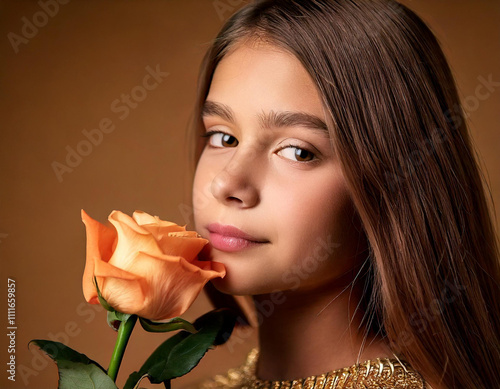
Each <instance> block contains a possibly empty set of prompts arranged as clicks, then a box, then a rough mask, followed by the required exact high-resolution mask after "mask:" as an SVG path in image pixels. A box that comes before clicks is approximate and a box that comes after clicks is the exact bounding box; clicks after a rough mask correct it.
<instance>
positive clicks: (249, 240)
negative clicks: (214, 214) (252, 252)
mask: <svg viewBox="0 0 500 389" xmlns="http://www.w3.org/2000/svg"><path fill="white" fill-rule="evenodd" d="M207 230H208V232H209V233H210V238H209V240H210V244H211V245H212V246H213V247H214V248H215V249H217V250H221V251H226V252H234V251H240V250H243V249H246V248H250V247H256V246H261V245H263V244H265V243H269V241H268V240H265V239H260V238H256V237H254V236H252V235H250V234H247V233H246V232H244V231H242V230H240V229H239V228H236V227H234V226H231V225H222V224H219V223H211V224H209V225H208V226H207Z"/></svg>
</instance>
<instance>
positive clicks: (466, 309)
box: [193, 0, 500, 389]
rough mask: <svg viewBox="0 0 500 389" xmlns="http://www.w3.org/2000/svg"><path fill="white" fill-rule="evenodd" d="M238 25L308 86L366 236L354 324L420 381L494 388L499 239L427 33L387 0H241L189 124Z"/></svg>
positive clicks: (499, 328)
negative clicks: (291, 65)
mask: <svg viewBox="0 0 500 389" xmlns="http://www.w3.org/2000/svg"><path fill="white" fill-rule="evenodd" d="M250 38H251V39H263V40H266V41H267V42H271V43H272V44H274V45H277V46H279V47H281V48H283V49H286V50H288V51H289V52H291V53H293V54H294V55H295V56H296V57H297V58H298V59H299V60H300V61H301V63H302V65H303V66H304V67H305V69H306V70H307V71H308V72H309V74H310V76H311V78H312V80H313V82H314V83H315V84H316V86H317V88H318V90H319V91H320V94H321V96H322V100H323V105H324V108H325V110H326V112H327V113H328V115H327V116H329V117H328V121H329V122H328V127H329V132H330V137H331V139H332V147H333V149H334V152H335V153H336V155H337V156H338V158H339V160H340V161H341V166H342V169H343V172H344V176H345V178H346V181H347V184H348V188H349V191H350V193H351V196H352V198H353V201H354V204H355V206H356V209H357V212H358V213H359V216H360V218H361V221H362V225H363V228H364V231H365V233H366V236H367V239H368V242H369V248H370V249H369V250H370V257H369V269H368V270H367V274H366V277H365V278H366V280H367V281H366V282H367V283H368V284H369V285H370V288H369V290H367V293H366V295H365V298H364V300H363V301H364V304H365V307H364V308H365V312H366V315H365V317H364V322H365V324H366V327H367V328H368V329H373V330H375V331H379V332H381V333H382V334H383V335H384V336H386V337H387V340H388V341H389V342H390V345H391V347H392V349H393V350H394V351H395V352H397V353H399V355H401V356H402V357H404V358H405V359H406V360H407V361H408V362H409V363H410V364H411V365H412V366H413V367H414V368H415V369H417V370H418V371H419V372H420V373H421V374H422V376H423V377H424V378H425V379H426V381H428V382H432V383H435V384H436V385H438V386H440V387H441V386H444V387H449V388H488V389H491V388H500V378H499V377H500V374H499V370H498V368H499V366H500V339H499V337H500V305H499V304H500V299H499V297H500V294H499V284H500V261H499V251H498V246H499V245H498V241H497V236H496V234H495V229H494V226H493V223H492V220H491V219H492V218H491V214H490V212H491V210H490V209H489V207H488V202H487V199H486V196H485V188H487V183H486V181H485V180H484V178H483V176H482V175H481V172H480V170H479V168H478V163H477V161H476V158H477V157H476V154H475V151H474V149H473V147H472V145H471V141H470V138H469V134H468V129H467V124H466V121H465V119H464V115H463V112H462V109H461V106H460V100H459V97H458V94H457V90H456V86H455V82H454V79H453V76H452V74H451V71H450V68H449V66H448V64H447V61H446V59H445V56H444V54H443V52H442V50H441V48H440V46H439V44H438V42H437V40H436V38H435V36H434V35H433V34H432V32H431V31H430V30H429V28H428V27H427V26H426V25H425V23H424V22H423V21H422V20H421V19H420V18H419V17H418V16H417V15H416V14H415V13H414V12H412V11H411V10H410V9H408V8H407V7H405V6H403V5H401V4H399V3H397V2H395V1H391V0H300V1H299V0H262V1H255V2H253V3H251V4H248V5H246V6H244V7H243V8H241V9H240V10H239V11H237V12H236V13H235V14H234V15H233V16H232V17H231V18H230V19H229V20H228V21H227V22H226V24H225V25H224V26H223V28H222V30H221V31H220V33H219V35H218V36H217V38H216V39H215V40H214V42H213V44H212V46H211V47H210V48H209V50H208V52H207V54H206V56H205V58H204V62H203V64H202V67H201V73H200V79H199V90H198V100H197V104H196V109H195V113H194V117H193V119H194V122H193V128H194V130H195V132H196V133H198V134H199V132H200V131H203V125H202V121H201V107H202V104H203V102H204V101H205V98H206V96H207V94H208V90H209V87H210V83H211V79H212V75H213V73H214V70H215V68H216V66H217V64H218V62H219V61H220V60H221V59H222V58H223V57H224V55H226V54H227V53H228V52H229V51H230V50H231V49H232V48H234V47H236V45H237V44H238V43H240V42H242V40H243V39H250ZM202 148H203V144H201V143H200V142H198V147H197V149H196V155H195V156H194V159H195V160H197V159H198V157H199V155H200V153H201V151H202ZM483 185H484V187H483ZM490 199H491V195H490Z"/></svg>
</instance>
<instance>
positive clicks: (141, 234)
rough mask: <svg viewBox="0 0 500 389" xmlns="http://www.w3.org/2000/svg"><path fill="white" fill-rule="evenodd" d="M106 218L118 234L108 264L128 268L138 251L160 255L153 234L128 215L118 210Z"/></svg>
mask: <svg viewBox="0 0 500 389" xmlns="http://www.w3.org/2000/svg"><path fill="white" fill-rule="evenodd" d="M108 219H109V221H110V222H111V223H112V224H113V225H114V226H115V228H116V231H117V234H118V240H117V245H116V248H115V251H114V253H113V255H112V257H111V259H110V260H109V263H110V264H112V265H114V266H116V267H118V268H120V269H123V270H128V269H129V268H130V266H131V265H132V263H133V260H134V257H135V255H136V254H137V253H138V252H139V251H143V252H148V253H150V254H151V255H161V250H160V248H159V247H158V244H157V243H156V240H155V238H154V236H153V235H151V234H150V233H149V232H148V231H147V230H146V229H144V228H143V227H142V226H139V225H138V224H137V223H136V222H135V220H134V219H132V218H131V217H130V216H128V215H126V214H124V213H122V212H120V211H113V212H112V213H111V214H110V215H109V218H108Z"/></svg>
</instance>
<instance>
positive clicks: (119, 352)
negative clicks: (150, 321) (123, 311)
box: [108, 315, 137, 381]
mask: <svg viewBox="0 0 500 389" xmlns="http://www.w3.org/2000/svg"><path fill="white" fill-rule="evenodd" d="M136 321H137V315H131V316H130V317H129V318H128V319H127V320H125V321H122V322H121V323H120V328H119V329H118V337H117V338H116V343H115V349H114V350H113V355H112V356H111V361H110V362H109V368H108V376H110V377H111V379H112V380H113V381H116V377H117V376H118V370H119V369H120V364H121V363H122V359H123V354H124V353H125V348H126V347H127V343H128V340H129V338H130V335H131V334H132V330H133V329H134V326H135V322H136Z"/></svg>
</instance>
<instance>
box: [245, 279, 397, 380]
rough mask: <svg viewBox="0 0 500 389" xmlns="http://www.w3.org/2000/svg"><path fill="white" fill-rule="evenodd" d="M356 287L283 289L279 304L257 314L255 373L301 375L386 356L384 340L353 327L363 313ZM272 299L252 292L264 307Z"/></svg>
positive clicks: (282, 376) (271, 376)
mask: <svg viewBox="0 0 500 389" xmlns="http://www.w3.org/2000/svg"><path fill="white" fill-rule="evenodd" d="M344 288H345V290H344V291H342V290H343V289H344ZM360 292H361V291H360V290H359V288H351V287H350V286H349V287H347V288H346V286H345V285H343V286H341V287H340V286H339V287H338V288H332V286H331V285H328V286H326V287H323V288H317V289H314V290H309V291H300V292H299V291H295V292H292V291H286V292H283V295H282V296H281V299H280V303H278V304H276V303H275V304H272V307H273V310H272V311H271V309H267V311H266V313H268V314H267V315H266V314H265V313H264V314H263V315H262V316H263V320H262V324H261V325H260V327H259V359H258V362H257V368H256V376H257V377H258V378H260V379H263V380H289V379H294V378H304V377H308V376H311V375H318V374H323V373H326V372H328V371H330V370H336V369H340V368H343V367H347V366H351V365H353V364H355V363H360V362H364V361H365V360H368V359H373V358H377V357H391V356H392V352H391V351H390V348H389V347H388V346H387V344H386V343H384V342H383V341H382V340H381V339H380V338H377V337H375V336H372V335H371V334H369V335H368V336H367V337H366V339H364V338H365V335H366V334H365V331H364V328H362V329H359V328H358V327H359V325H360V322H361V319H362V317H363V313H364V312H362V311H361V310H360V309H359V306H358V304H359V302H360V296H361V294H360ZM273 300H274V301H276V300H277V299H276V298H273V299H271V296H270V295H267V294H266V295H257V296H254V301H255V303H256V305H257V307H267V308H268V307H269V306H270V304H271V303H270V301H273ZM266 304H267V306H266ZM356 307H358V309H356ZM261 311H263V309H261ZM269 312H271V313H269Z"/></svg>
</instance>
